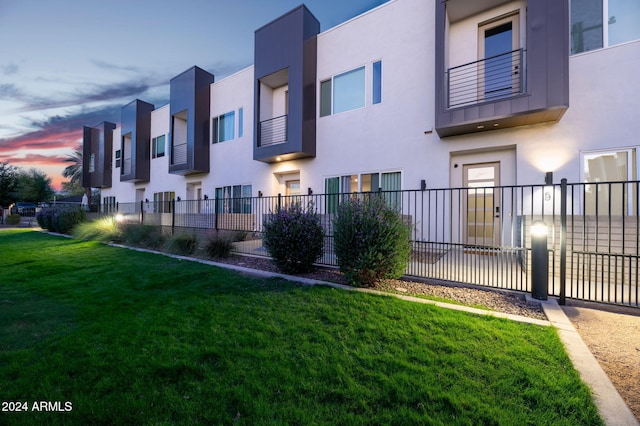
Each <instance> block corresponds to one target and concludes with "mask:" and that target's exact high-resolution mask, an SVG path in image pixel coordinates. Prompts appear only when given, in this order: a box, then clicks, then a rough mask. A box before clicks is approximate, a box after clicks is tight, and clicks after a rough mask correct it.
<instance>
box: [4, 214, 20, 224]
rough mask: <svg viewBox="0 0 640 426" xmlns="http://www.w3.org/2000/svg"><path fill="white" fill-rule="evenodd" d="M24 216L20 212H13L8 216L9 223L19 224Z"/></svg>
mask: <svg viewBox="0 0 640 426" xmlns="http://www.w3.org/2000/svg"><path fill="white" fill-rule="evenodd" d="M21 220H22V218H21V217H20V215H19V214H18V213H13V214H10V215H9V216H7V225H17V224H19V223H20V221H21Z"/></svg>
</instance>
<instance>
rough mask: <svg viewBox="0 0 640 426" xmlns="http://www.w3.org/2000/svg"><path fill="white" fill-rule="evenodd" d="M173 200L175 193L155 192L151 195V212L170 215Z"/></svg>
mask: <svg viewBox="0 0 640 426" xmlns="http://www.w3.org/2000/svg"><path fill="white" fill-rule="evenodd" d="M175 198H176V193H175V192H155V193H154V194H153V212H154V213H171V204H172V202H173V200H175Z"/></svg>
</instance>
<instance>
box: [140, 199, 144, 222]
mask: <svg viewBox="0 0 640 426" xmlns="http://www.w3.org/2000/svg"><path fill="white" fill-rule="evenodd" d="M140 223H141V224H144V201H142V200H140Z"/></svg>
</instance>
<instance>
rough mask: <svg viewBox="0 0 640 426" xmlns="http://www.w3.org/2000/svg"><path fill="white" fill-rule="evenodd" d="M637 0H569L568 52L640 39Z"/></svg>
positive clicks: (639, 16)
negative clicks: (569, 31) (569, 34)
mask: <svg viewBox="0 0 640 426" xmlns="http://www.w3.org/2000/svg"><path fill="white" fill-rule="evenodd" d="M638 22H640V2H638V1H630V0H572V2H571V53H572V54H574V53H580V52H588V51H590V50H594V49H600V48H602V47H608V46H615V45H616V44H620V43H626V42H628V41H633V40H638V39H640V25H638Z"/></svg>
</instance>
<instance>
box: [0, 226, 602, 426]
mask: <svg viewBox="0 0 640 426" xmlns="http://www.w3.org/2000/svg"><path fill="white" fill-rule="evenodd" d="M0 401H2V403H3V407H2V408H3V409H5V408H7V409H9V408H12V409H16V408H18V407H17V406H18V404H15V403H16V402H20V403H26V408H27V410H28V411H27V412H15V411H11V412H7V411H2V412H0V424H9V425H11V424H20V425H24V424H154V425H163V424H189V425H191V424H232V423H235V424H241V425H263V424H304V425H307V424H342V425H345V424H349V425H351V424H354V425H357V424H363V425H371V424H398V425H410V424H419V425H425V424H434V425H494V424H495V425H525V424H540V425H545V424H546V425H577V424H580V425H590V424H601V420H600V418H599V417H598V414H597V410H596V407H595V406H594V404H593V402H592V400H591V398H590V394H589V391H588V389H587V388H586V386H585V385H584V384H583V383H582V382H581V381H580V379H579V377H578V374H577V372H576V371H575V370H574V369H573V367H572V365H571V362H570V361H569V359H568V357H567V356H566V354H565V353H564V351H563V348H562V344H561V343H560V341H559V339H558V337H557V334H556V332H555V330H554V329H553V328H550V327H540V326H534V325H527V324H521V323H514V322H509V321H507V320H502V319H497V318H493V317H478V316H474V315H470V314H466V313H462V312H456V311H449V310H445V309H441V308H437V307H434V306H429V305H422V304H415V303H410V302H405V301H401V300H398V299H395V298H391V297H384V296H375V295H368V294H362V293H358V292H347V291H342V290H336V289H332V288H327V287H306V286H301V285H297V284H293V283H290V282H287V281H283V280H280V279H256V278H253V277H247V276H243V275H239V274H237V273H234V272H230V271H226V270H223V269H218V268H214V267H210V266H206V265H202V264H197V263H191V262H188V261H180V260H176V259H172V258H168V257H164V256H161V255H155V254H149V253H140V252H135V251H130V250H125V249H119V248H113V247H108V246H104V245H102V244H99V243H95V242H81V241H77V240H69V239H65V238H59V237H54V236H49V235H46V234H42V233H39V232H34V231H25V230H8V231H1V232H0ZM41 401H44V402H45V403H47V402H49V403H50V404H45V405H44V406H42V407H44V408H48V409H53V410H55V411H53V412H51V411H49V412H35V411H33V408H34V403H35V406H36V408H39V407H41V406H40V402H41ZM9 402H11V403H12V404H11V405H10V404H9ZM19 407H20V408H25V406H24V405H19Z"/></svg>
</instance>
